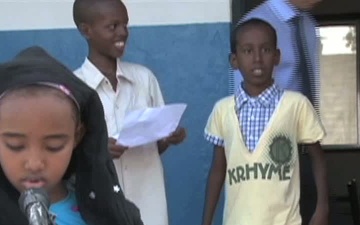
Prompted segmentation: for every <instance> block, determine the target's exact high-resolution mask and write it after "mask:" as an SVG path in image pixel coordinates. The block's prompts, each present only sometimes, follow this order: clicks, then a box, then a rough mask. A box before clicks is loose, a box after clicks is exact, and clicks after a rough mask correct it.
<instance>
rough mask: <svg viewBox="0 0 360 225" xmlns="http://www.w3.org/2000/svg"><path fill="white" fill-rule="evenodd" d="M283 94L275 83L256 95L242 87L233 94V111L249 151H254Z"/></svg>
mask: <svg viewBox="0 0 360 225" xmlns="http://www.w3.org/2000/svg"><path fill="white" fill-rule="evenodd" d="M282 94H283V91H282V90H281V89H279V88H278V87H277V86H276V85H275V84H273V85H272V86H271V87H269V88H268V89H266V90H265V91H263V92H262V93H261V94H260V95H259V96H257V97H250V96H249V95H248V94H247V93H246V92H245V91H244V89H243V88H242V85H240V87H239V88H238V89H237V92H236V94H235V111H236V115H237V117H238V120H239V125H240V130H241V133H242V135H243V140H244V142H245V144H246V147H247V148H248V149H249V151H254V149H255V148H256V144H257V143H258V141H259V139H260V137H261V135H262V133H263V132H264V130H265V128H266V125H267V124H268V122H269V120H270V118H271V117H272V115H273V113H274V111H275V108H276V106H277V104H278V102H279V100H280V98H281V96H282Z"/></svg>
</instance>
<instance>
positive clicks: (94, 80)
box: [82, 58, 133, 89]
mask: <svg viewBox="0 0 360 225" xmlns="http://www.w3.org/2000/svg"><path fill="white" fill-rule="evenodd" d="M116 64H117V65H116V76H117V78H118V79H120V78H124V79H125V80H127V81H129V82H130V83H133V79H132V77H131V76H129V74H127V73H124V72H123V69H122V68H121V62H120V59H117V63H116ZM82 69H83V70H84V72H83V73H84V74H86V75H85V79H86V83H87V84H88V85H89V86H90V87H91V88H93V89H97V88H98V87H99V85H100V84H101V82H103V81H105V79H106V77H105V76H104V75H103V73H101V71H100V70H99V69H98V68H97V67H96V66H95V65H94V64H93V63H92V62H91V61H90V60H89V59H88V58H86V59H85V61H84V63H83V65H82Z"/></svg>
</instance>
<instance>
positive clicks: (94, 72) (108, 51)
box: [73, 0, 186, 225]
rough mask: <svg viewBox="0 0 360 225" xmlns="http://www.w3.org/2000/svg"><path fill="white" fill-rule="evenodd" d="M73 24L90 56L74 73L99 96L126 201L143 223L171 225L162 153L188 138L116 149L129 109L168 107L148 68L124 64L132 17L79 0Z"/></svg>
mask: <svg viewBox="0 0 360 225" xmlns="http://www.w3.org/2000/svg"><path fill="white" fill-rule="evenodd" d="M73 13H74V15H73V16H74V21H75V23H76V25H77V27H78V29H79V31H80V32H81V34H82V35H83V36H84V37H85V38H86V40H87V43H88V47H89V54H88V57H87V58H86V59H85V62H84V63H83V65H82V66H81V67H80V68H78V69H77V70H76V71H75V72H74V73H75V75H76V76H77V77H79V78H80V79H82V80H83V81H84V82H85V83H87V84H88V85H89V86H90V87H92V88H93V89H95V90H96V91H97V93H98V94H99V96H100V99H101V101H102V104H103V106H104V111H105V119H106V123H107V129H108V135H109V151H110V153H111V155H112V156H113V158H114V164H115V166H116V170H117V173H118V177H119V181H120V184H121V187H122V189H123V191H124V194H125V197H127V198H128V199H129V200H131V201H133V202H134V203H135V204H136V205H137V206H138V207H139V209H140V213H141V216H142V219H143V221H144V224H146V225H168V213H167V202H166V193H165V185H164V175H163V167H162V163H161V159H160V154H161V153H163V152H164V151H165V150H166V149H167V148H168V147H169V146H170V145H173V144H179V143H181V142H182V141H183V140H184V139H185V136H186V132H185V130H184V129H183V128H180V127H179V128H178V129H177V130H176V131H175V132H174V133H173V134H172V135H171V136H170V137H168V138H166V139H164V140H159V141H158V142H157V143H150V144H146V145H143V146H139V147H136V148H132V149H128V148H127V147H126V146H120V145H116V144H115V142H116V140H115V139H114V137H115V136H116V135H118V134H119V132H120V131H121V129H122V126H123V118H124V116H125V114H126V113H127V112H129V111H133V110H136V109H142V108H147V107H157V106H162V105H164V100H163V97H162V94H161V90H160V87H159V84H158V81H157V79H156V77H155V76H154V74H153V73H152V72H151V71H150V70H149V69H147V68H146V67H144V66H141V65H138V64H133V63H128V62H123V61H121V60H120V59H119V58H120V57H121V56H122V55H123V52H124V48H125V44H126V41H127V37H128V29H127V25H128V21H129V18H128V14H127V10H126V7H125V5H124V3H123V2H121V1H120V0H76V1H75V3H74V8H73Z"/></svg>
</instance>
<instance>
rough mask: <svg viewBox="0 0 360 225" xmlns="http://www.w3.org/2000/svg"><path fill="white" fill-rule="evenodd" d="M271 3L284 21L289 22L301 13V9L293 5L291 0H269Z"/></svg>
mask: <svg viewBox="0 0 360 225" xmlns="http://www.w3.org/2000/svg"><path fill="white" fill-rule="evenodd" d="M269 5H270V7H271V8H272V10H273V11H274V12H275V14H276V15H277V16H278V17H279V19H280V20H281V21H283V22H288V21H290V20H291V19H293V18H294V17H296V16H299V15H300V14H301V11H300V10H298V9H297V8H296V7H295V6H294V5H292V4H291V3H290V2H289V0H269Z"/></svg>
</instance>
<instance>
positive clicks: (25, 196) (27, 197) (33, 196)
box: [19, 188, 50, 214]
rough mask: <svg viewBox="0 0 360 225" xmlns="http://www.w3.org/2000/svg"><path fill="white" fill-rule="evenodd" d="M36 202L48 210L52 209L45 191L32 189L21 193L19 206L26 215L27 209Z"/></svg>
mask: <svg viewBox="0 0 360 225" xmlns="http://www.w3.org/2000/svg"><path fill="white" fill-rule="evenodd" d="M36 202H40V203H41V204H42V205H43V206H44V207H45V208H46V209H48V208H49V207H50V200H49V196H48V194H47V192H46V191H45V189H43V188H32V189H28V190H26V191H24V192H22V193H21V195H20V198H19V206H20V209H21V211H22V212H23V213H25V214H26V210H27V208H28V207H29V206H30V205H32V204H34V203H36Z"/></svg>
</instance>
